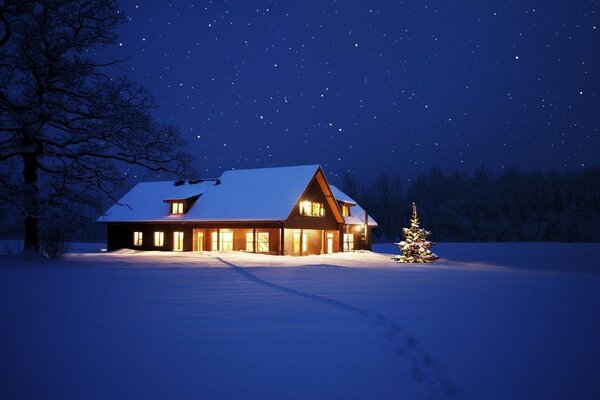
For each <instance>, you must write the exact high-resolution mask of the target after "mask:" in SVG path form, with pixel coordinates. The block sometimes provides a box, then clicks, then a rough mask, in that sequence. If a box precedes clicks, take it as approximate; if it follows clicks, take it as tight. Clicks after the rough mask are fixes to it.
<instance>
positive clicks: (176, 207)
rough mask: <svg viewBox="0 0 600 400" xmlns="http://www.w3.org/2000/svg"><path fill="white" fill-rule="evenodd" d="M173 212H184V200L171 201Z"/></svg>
mask: <svg viewBox="0 0 600 400" xmlns="http://www.w3.org/2000/svg"><path fill="white" fill-rule="evenodd" d="M171 214H183V201H176V202H174V203H171Z"/></svg>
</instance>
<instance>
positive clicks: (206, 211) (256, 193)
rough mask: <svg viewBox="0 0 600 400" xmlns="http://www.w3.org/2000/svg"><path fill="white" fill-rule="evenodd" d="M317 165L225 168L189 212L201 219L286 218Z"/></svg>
mask: <svg viewBox="0 0 600 400" xmlns="http://www.w3.org/2000/svg"><path fill="white" fill-rule="evenodd" d="M319 169H320V167H319V166H318V165H301V166H294V167H277V168H260V169H242V170H231V171H225V172H224V173H223V175H221V178H220V180H221V184H220V185H217V186H215V187H213V188H211V190H210V191H209V193H207V194H206V195H205V196H202V197H201V198H200V199H199V200H198V201H197V202H196V204H195V205H194V207H192V209H191V210H190V211H188V213H187V214H186V219H190V220H195V221H197V220H201V221H228V220H233V221H284V220H285V219H287V217H288V215H289V213H290V211H291V210H292V208H293V207H294V205H295V204H296V202H297V201H298V199H299V198H300V196H301V195H302V193H304V190H306V187H307V185H308V184H309V182H310V181H311V179H312V178H313V176H315V174H316V173H317V170H319Z"/></svg>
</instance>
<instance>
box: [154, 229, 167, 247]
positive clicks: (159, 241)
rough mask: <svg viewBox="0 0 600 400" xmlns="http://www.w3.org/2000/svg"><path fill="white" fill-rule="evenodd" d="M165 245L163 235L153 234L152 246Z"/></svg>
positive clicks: (161, 233)
mask: <svg viewBox="0 0 600 400" xmlns="http://www.w3.org/2000/svg"><path fill="white" fill-rule="evenodd" d="M164 244H165V233H164V232H154V246H156V247H162V246H163V245H164Z"/></svg>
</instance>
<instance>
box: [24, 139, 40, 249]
mask: <svg viewBox="0 0 600 400" xmlns="http://www.w3.org/2000/svg"><path fill="white" fill-rule="evenodd" d="M40 153H41V149H40V148H39V146H36V149H35V151H33V152H31V153H26V154H24V155H23V179H24V186H25V190H24V195H23V201H24V207H23V208H24V210H25V241H24V244H23V255H25V256H33V255H36V254H38V252H39V249H40V240H39V234H38V221H39V219H40V188H39V186H38V157H39V154H40Z"/></svg>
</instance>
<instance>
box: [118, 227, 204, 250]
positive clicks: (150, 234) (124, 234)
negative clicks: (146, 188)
mask: <svg viewBox="0 0 600 400" xmlns="http://www.w3.org/2000/svg"><path fill="white" fill-rule="evenodd" d="M107 225H108V226H107V230H108V232H107V237H108V243H107V247H108V250H116V249H134V250H157V251H173V232H176V231H180V232H183V250H184V251H190V250H192V225H191V224H186V223H140V222H129V223H114V224H107ZM134 232H142V245H141V246H134V244H133V233H134ZM154 232H164V234H165V241H164V243H163V245H162V246H154Z"/></svg>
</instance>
